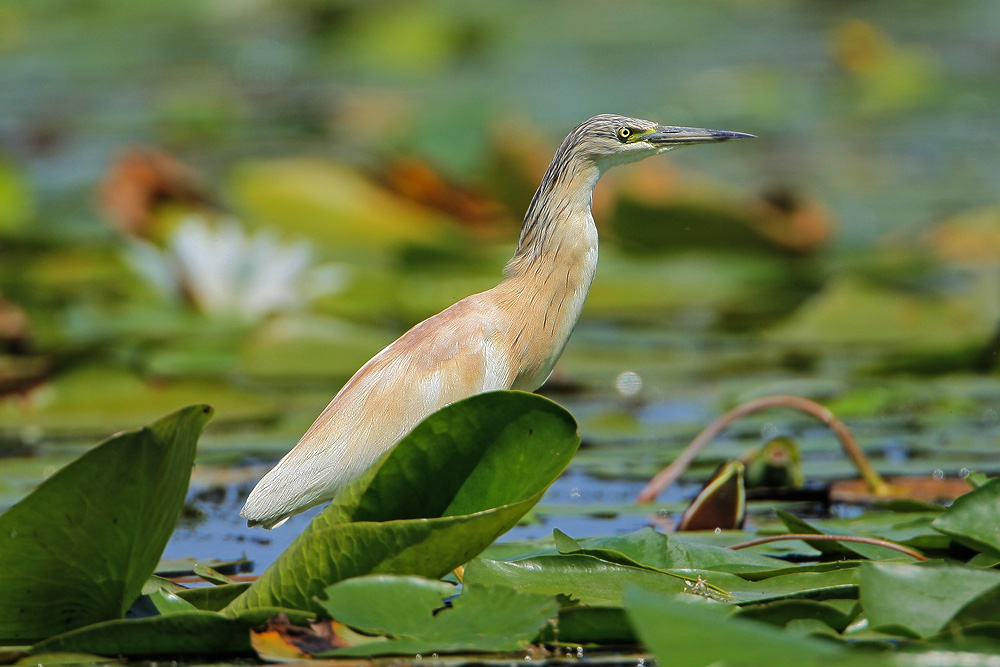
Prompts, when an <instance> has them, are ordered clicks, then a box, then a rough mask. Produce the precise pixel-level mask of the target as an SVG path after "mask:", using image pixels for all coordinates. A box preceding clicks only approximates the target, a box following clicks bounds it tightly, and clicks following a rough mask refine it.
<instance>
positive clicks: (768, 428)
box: [760, 424, 778, 442]
mask: <svg viewBox="0 0 1000 667" xmlns="http://www.w3.org/2000/svg"><path fill="white" fill-rule="evenodd" d="M777 436H778V427H777V426H775V425H774V424H764V427H763V428H761V429H760V437H761V439H763V440H764V441H766V442H770V441H771V440H774V439H775V438H776V437H777Z"/></svg>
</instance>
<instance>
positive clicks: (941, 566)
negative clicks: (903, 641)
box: [861, 561, 1000, 637]
mask: <svg viewBox="0 0 1000 667" xmlns="http://www.w3.org/2000/svg"><path fill="white" fill-rule="evenodd" d="M998 590H1000V572H997V571H995V570H982V569H978V568H973V567H968V566H966V565H959V564H955V563H946V562H935V561H930V562H927V563H919V564H910V563H865V564H863V565H862V567H861V604H862V606H863V607H864V610H865V614H866V615H867V616H868V622H869V623H870V624H871V627H872V628H873V629H876V630H882V631H883V632H890V633H894V634H901V635H903V636H908V637H929V636H931V635H934V634H936V633H938V632H940V631H941V630H943V629H944V628H945V626H946V625H947V624H948V623H949V622H950V621H951V620H952V619H953V618H954V617H955V616H956V615H957V614H958V613H959V612H960V611H961V610H962V609H963V608H964V607H965V606H966V605H968V604H969V603H971V602H973V601H975V600H976V599H977V598H980V597H981V596H983V595H984V594H987V593H990V592H996V591H998ZM991 602H995V599H994V600H991ZM989 610H990V612H991V613H990V614H989V616H985V615H984V616H983V617H980V618H976V619H975V620H978V621H1000V611H998V609H997V607H996V606H995V605H993V606H992V607H991V608H989Z"/></svg>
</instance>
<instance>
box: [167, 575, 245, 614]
mask: <svg viewBox="0 0 1000 667" xmlns="http://www.w3.org/2000/svg"><path fill="white" fill-rule="evenodd" d="M248 588H250V584H249V583H248V582H241V583H236V584H222V585H221V586H201V587H199V588H188V589H185V590H182V591H177V597H179V598H181V599H182V600H185V601H186V602H189V603H191V604H192V605H193V606H194V607H195V608H196V609H201V610H202V611H222V610H223V609H225V608H226V606H227V605H228V604H229V603H230V602H232V601H233V600H235V599H236V598H238V597H239V596H240V594H242V593H243V591H245V590H246V589H248Z"/></svg>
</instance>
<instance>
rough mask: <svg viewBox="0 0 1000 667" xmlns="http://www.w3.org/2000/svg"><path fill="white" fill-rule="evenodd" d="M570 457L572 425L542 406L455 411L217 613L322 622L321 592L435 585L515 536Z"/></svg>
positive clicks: (440, 416)
mask: <svg viewBox="0 0 1000 667" xmlns="http://www.w3.org/2000/svg"><path fill="white" fill-rule="evenodd" d="M578 445H579V436H578V435H577V433H576V423H575V422H574V421H573V418H572V417H571V416H570V415H569V413H567V412H566V411H565V410H563V409H562V408H561V407H559V406H558V405H556V404H555V403H553V402H551V401H549V400H547V399H544V398H542V397H540V396H536V395H534V394H525V393H522V392H492V393H487V394H479V395H477V396H473V397H471V398H468V399H465V400H463V401H459V402H457V403H453V404H452V405H450V406H448V407H445V408H443V409H442V410H439V411H438V412H436V413H434V414H433V415H431V416H430V417H428V418H427V419H425V420H424V421H423V422H421V423H420V424H419V425H418V426H417V427H416V428H415V429H414V430H413V431H412V432H411V433H410V434H409V435H407V436H406V437H405V438H403V440H402V441H400V443H399V444H398V445H396V447H395V448H393V449H392V450H391V451H390V452H389V453H388V454H387V455H386V456H384V457H383V458H382V459H381V460H380V461H379V462H378V463H376V464H375V465H374V466H373V467H372V468H371V469H370V470H369V472H368V473H366V474H365V475H364V476H363V477H362V478H360V479H359V480H357V481H356V482H354V483H353V484H351V485H350V486H348V487H347V488H346V489H344V491H342V492H341V493H340V494H339V495H338V496H337V498H335V499H334V502H333V504H332V505H331V506H330V507H328V508H327V509H326V510H324V511H323V512H322V513H321V514H320V515H319V516H317V517H316V518H315V519H314V520H313V522H312V523H311V524H310V525H309V527H308V528H307V529H306V531H305V532H303V533H302V534H301V535H300V536H299V537H298V538H297V539H296V540H295V542H293V543H292V545H291V546H290V547H289V548H288V549H287V550H286V551H285V552H284V553H283V554H282V555H281V556H280V557H279V558H278V560H277V561H276V562H275V563H274V564H273V565H272V566H271V567H270V568H268V570H267V571H265V572H264V574H263V575H261V577H260V578H259V579H258V580H257V581H256V582H254V583H253V585H252V586H251V587H250V588H249V589H248V590H247V592H246V593H244V594H243V595H242V596H240V597H239V598H237V599H236V600H235V601H234V602H233V603H232V604H231V605H230V606H229V608H228V609H227V613H235V612H238V611H240V610H243V609H250V608H254V607H258V606H284V607H290V608H299V609H316V610H317V611H321V609H318V608H317V605H316V602H315V600H314V598H315V596H317V595H319V593H320V592H321V591H323V590H324V589H325V588H326V587H328V586H330V585H331V584H334V583H336V582H338V581H341V580H344V579H347V578H349V577H356V576H360V575H363V574H369V573H372V574H374V573H384V574H413V575H419V576H424V577H428V578H439V577H441V576H443V575H444V574H446V573H447V572H448V571H450V570H452V569H454V568H456V567H458V566H459V565H462V564H463V563H465V562H467V561H469V560H471V559H472V558H473V557H475V555H476V554H478V553H479V552H480V551H482V550H483V549H484V548H486V547H487V546H488V545H489V544H490V543H491V542H493V540H495V539H496V538H497V537H498V536H499V535H501V534H502V533H504V532H506V531H507V530H508V529H510V528H511V527H512V526H514V525H515V524H516V523H517V521H518V520H519V519H520V518H521V517H522V516H524V514H525V513H526V512H527V511H528V510H529V509H531V507H532V506H533V505H534V504H535V503H537V502H538V500H539V499H540V498H541V496H542V494H543V493H544V492H545V489H546V488H547V487H548V485H549V484H551V483H552V481H553V480H555V478H556V477H558V476H559V474H560V473H561V472H562V471H563V469H564V468H565V467H566V465H567V464H568V463H569V461H570V458H571V457H572V456H573V454H574V453H575V451H576V448H577V446H578Z"/></svg>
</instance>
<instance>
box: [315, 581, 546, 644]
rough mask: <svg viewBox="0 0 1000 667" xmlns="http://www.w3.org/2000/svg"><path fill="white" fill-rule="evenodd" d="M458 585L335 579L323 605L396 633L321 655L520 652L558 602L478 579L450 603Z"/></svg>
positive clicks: (369, 627) (361, 625)
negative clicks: (387, 638) (447, 600)
mask: <svg viewBox="0 0 1000 667" xmlns="http://www.w3.org/2000/svg"><path fill="white" fill-rule="evenodd" d="M453 590H454V589H453V588H452V587H451V586H449V585H447V584H442V583H441V582H435V581H430V580H426V579H420V578H419V577H398V576H396V577H392V576H384V575H383V576H368V577H357V578H355V579H349V580H347V581H343V582H341V583H339V584H336V585H334V586H331V587H330V588H328V589H327V590H326V594H327V600H326V601H324V602H322V605H323V607H324V608H325V609H326V611H327V612H328V613H329V614H330V615H331V616H332V617H333V618H335V619H337V620H338V621H341V622H343V623H346V624H347V625H350V626H351V627H354V628H357V629H360V630H363V631H364V632H366V633H369V634H375V635H388V636H389V637H391V638H390V639H389V641H376V642H372V643H369V644H361V645H358V646H351V647H347V648H342V649H337V650H334V651H331V652H329V653H325V654H321V655H325V656H326V657H335V656H343V655H393V654H410V655H412V654H414V653H430V652H439V653H440V652H456V651H514V650H517V649H520V648H524V647H525V646H527V645H528V644H529V643H531V641H532V640H533V639H534V638H535V637H536V636H537V635H538V633H539V632H540V631H541V629H542V628H543V627H544V626H545V625H546V623H548V622H549V619H551V618H553V617H554V616H555V614H556V612H557V611H558V609H559V605H558V603H557V602H556V600H555V598H553V597H548V596H543V595H535V594H531V593H524V592H521V591H518V590H516V589H514V588H509V587H506V586H487V585H478V584H470V585H467V586H465V587H464V588H463V590H462V594H461V595H459V596H457V597H455V598H453V599H451V600H449V602H448V604H447V605H446V604H445V602H444V598H445V597H446V596H447V595H449V593H451V592H452V591H453Z"/></svg>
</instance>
